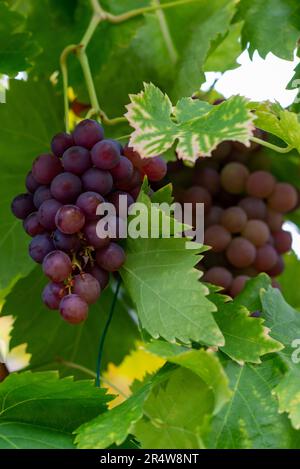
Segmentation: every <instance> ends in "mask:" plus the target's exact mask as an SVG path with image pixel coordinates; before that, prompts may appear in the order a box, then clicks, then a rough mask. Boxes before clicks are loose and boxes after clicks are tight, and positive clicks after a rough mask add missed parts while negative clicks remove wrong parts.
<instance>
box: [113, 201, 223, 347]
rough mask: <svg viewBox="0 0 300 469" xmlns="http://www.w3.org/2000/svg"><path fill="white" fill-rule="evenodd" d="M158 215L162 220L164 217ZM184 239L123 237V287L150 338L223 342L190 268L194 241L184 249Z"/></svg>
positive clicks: (193, 260) (148, 204)
mask: <svg viewBox="0 0 300 469" xmlns="http://www.w3.org/2000/svg"><path fill="white" fill-rule="evenodd" d="M139 201H140V202H141V201H143V202H144V207H145V208H146V209H147V213H148V214H150V212H151V201H150V199H149V197H148V196H147V195H146V194H143V193H141V194H140V197H139ZM160 213H161V218H162V220H164V219H165V218H166V217H167V215H165V213H164V212H162V211H161V210H160ZM149 216H150V215H149ZM163 225H164V222H163ZM180 226H181V225H180ZM151 228H152V226H151V225H150V226H148V229H149V230H151ZM175 228H176V226H175ZM186 241H187V239H186V238H175V237H171V238H162V237H160V238H153V237H147V238H142V237H140V238H137V239H133V238H128V239H127V242H126V256H127V257H126V262H125V264H124V266H123V267H122V269H121V275H122V278H123V281H124V284H125V287H126V289H127V290H128V292H129V294H130V296H131V299H132V301H133V302H134V303H135V305H136V307H137V312H138V315H139V319H140V321H141V325H142V327H143V328H144V329H146V330H147V331H148V332H149V334H150V335H151V336H152V337H154V338H158V337H162V338H164V339H166V340H168V341H171V342H172V341H174V340H175V339H176V338H177V339H179V340H181V341H182V342H185V343H189V342H190V340H194V341H197V342H202V343H205V344H208V345H222V344H223V336H222V334H221V333H220V331H219V329H218V327H217V326H216V323H215V321H214V319H213V316H212V311H213V310H214V306H213V304H212V303H211V302H209V301H208V300H207V298H206V295H207V293H208V289H207V288H206V287H205V286H204V285H202V284H201V283H199V282H198V279H199V276H200V275H201V274H199V271H197V270H196V269H194V268H193V267H194V265H195V264H196V262H197V261H198V259H197V255H196V254H198V253H199V251H200V249H199V245H197V244H195V246H194V247H195V249H187V248H186ZM171 272H172V274H170V273H171Z"/></svg>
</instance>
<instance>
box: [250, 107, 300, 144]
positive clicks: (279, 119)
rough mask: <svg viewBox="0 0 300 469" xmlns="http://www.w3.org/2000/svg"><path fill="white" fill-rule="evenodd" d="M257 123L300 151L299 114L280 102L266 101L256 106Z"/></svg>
mask: <svg viewBox="0 0 300 469" xmlns="http://www.w3.org/2000/svg"><path fill="white" fill-rule="evenodd" d="M255 114H256V116H257V119H256V120H255V125H256V126H257V127H259V128H260V129H262V130H265V131H266V132H270V133H271V134H273V135H276V137H279V138H280V139H281V140H283V141H284V142H285V143H286V144H287V145H289V146H290V147H291V149H292V148H296V150H298V152H300V122H299V120H298V115H297V114H295V113H294V112H290V111H286V110H284V109H282V108H281V106H280V105H279V104H277V103H276V104H274V103H269V102H265V103H262V104H259V105H257V106H256V107H255Z"/></svg>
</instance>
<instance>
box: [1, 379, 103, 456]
mask: <svg viewBox="0 0 300 469" xmlns="http://www.w3.org/2000/svg"><path fill="white" fill-rule="evenodd" d="M108 400H109V398H108V397H106V396H105V392H104V391H103V390H102V389H97V388H95V386H94V383H93V382H92V381H73V379H72V378H64V379H59V377H58V374H57V373H55V372H42V373H31V372H23V373H20V374H14V373H13V374H11V375H10V376H8V377H7V378H6V379H5V381H4V382H3V383H2V384H1V386H0V408H1V410H0V448H2V449H17V448H18V449H19V448H22V449H29V448H31V449H33V448H34V449H41V448H44V449H47V448H48V449H53V448H55V449H57V448H60V449H62V448H64V449H66V448H72V447H73V443H72V440H73V438H72V432H73V430H74V429H75V428H76V427H77V426H78V425H81V424H82V423H83V422H86V421H88V420H89V419H92V418H94V417H95V416H96V415H98V414H99V413H101V412H104V411H105V409H106V402H107V401H108ZM66 408H67V409H68V411H67V412H66V411H65V410H66Z"/></svg>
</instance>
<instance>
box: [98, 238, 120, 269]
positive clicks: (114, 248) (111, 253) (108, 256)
mask: <svg viewBox="0 0 300 469" xmlns="http://www.w3.org/2000/svg"><path fill="white" fill-rule="evenodd" d="M125 260H126V255H125V252H124V250H123V249H122V248H121V246H119V245H118V244H116V243H110V244H109V245H108V246H106V247H105V248H102V249H99V250H98V251H96V262H97V264H98V265H99V267H101V268H102V269H104V270H107V271H108V272H116V271H118V270H120V268H121V267H122V265H123V264H124V262H125Z"/></svg>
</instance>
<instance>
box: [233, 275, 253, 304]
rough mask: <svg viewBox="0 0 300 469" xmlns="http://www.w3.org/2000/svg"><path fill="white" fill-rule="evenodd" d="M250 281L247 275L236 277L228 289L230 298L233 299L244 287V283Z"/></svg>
mask: <svg viewBox="0 0 300 469" xmlns="http://www.w3.org/2000/svg"><path fill="white" fill-rule="evenodd" d="M249 279H250V277H248V276H247V275H238V276H237V277H235V278H234V279H233V282H232V284H231V288H230V292H229V294H230V296H231V297H232V298H235V297H236V296H237V295H238V294H239V293H240V292H241V291H242V290H243V289H244V287H245V284H246V282H247V281H248V280H249Z"/></svg>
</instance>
